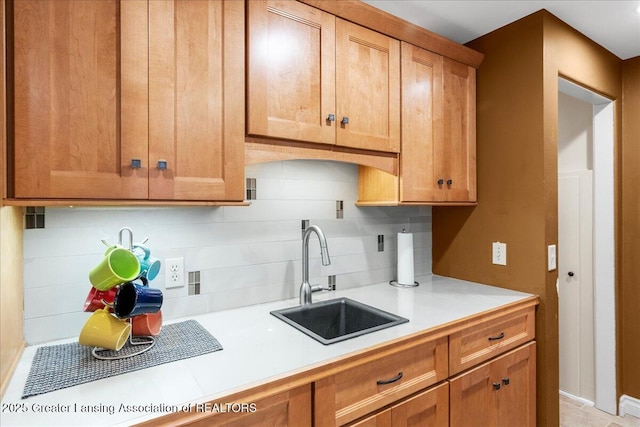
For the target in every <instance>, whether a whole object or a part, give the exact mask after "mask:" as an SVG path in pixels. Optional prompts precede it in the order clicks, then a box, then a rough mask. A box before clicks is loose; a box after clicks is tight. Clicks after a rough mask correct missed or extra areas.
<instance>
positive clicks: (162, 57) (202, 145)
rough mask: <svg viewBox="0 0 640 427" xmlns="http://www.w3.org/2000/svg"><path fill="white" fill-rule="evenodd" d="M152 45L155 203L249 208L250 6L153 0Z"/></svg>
mask: <svg viewBox="0 0 640 427" xmlns="http://www.w3.org/2000/svg"><path fill="white" fill-rule="evenodd" d="M149 44H150V46H149V53H150V54H149V178H150V181H149V183H150V185H149V198H150V199H152V200H173V199H175V200H238V201H240V200H243V199H244V195H243V192H244V182H243V177H244V96H243V93H244V73H243V70H244V2H241V1H223V2H221V1H214V0H211V1H197V0H174V1H166V0H151V1H150V2H149ZM162 162H164V163H162ZM164 166H166V169H163V167H164Z"/></svg>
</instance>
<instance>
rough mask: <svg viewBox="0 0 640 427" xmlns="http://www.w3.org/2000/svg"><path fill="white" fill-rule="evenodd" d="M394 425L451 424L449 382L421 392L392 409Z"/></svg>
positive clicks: (392, 422) (440, 425)
mask: <svg viewBox="0 0 640 427" xmlns="http://www.w3.org/2000/svg"><path fill="white" fill-rule="evenodd" d="M391 425H392V426H393V427H417V426H433V427H448V426H449V384H448V383H444V384H440V385H439V386H437V387H435V388H433V389H430V390H428V391H425V392H423V393H420V394H419V395H417V396H414V397H412V398H410V399H407V400H405V401H403V402H402V403H400V404H398V405H396V406H394V407H393V408H392V409H391Z"/></svg>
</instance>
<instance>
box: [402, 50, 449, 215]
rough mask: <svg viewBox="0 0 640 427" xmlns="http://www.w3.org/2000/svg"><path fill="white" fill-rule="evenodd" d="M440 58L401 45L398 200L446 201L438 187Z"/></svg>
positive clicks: (439, 177)
mask: <svg viewBox="0 0 640 427" xmlns="http://www.w3.org/2000/svg"><path fill="white" fill-rule="evenodd" d="M442 100H443V98H442V56H440V55H436V54H435V53H432V52H429V51H427V50H424V49H420V48H418V47H415V46H412V45H410V44H408V43H404V42H403V43H402V152H401V155H400V200H401V201H403V202H420V201H441V200H446V194H445V190H444V186H443V185H440V184H438V179H441V178H442V177H441V176H440V175H439V173H441V172H440V166H439V165H436V162H437V161H438V160H440V157H441V156H442V154H443V153H442V150H443V144H442V140H443V138H444V135H443V133H444V132H443V129H444V128H443V121H442V112H443V106H442Z"/></svg>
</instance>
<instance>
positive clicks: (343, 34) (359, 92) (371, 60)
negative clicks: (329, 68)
mask: <svg viewBox="0 0 640 427" xmlns="http://www.w3.org/2000/svg"><path fill="white" fill-rule="evenodd" d="M336 44H337V47H336V75H337V77H336V84H337V87H336V100H337V109H336V111H337V116H336V121H337V122H338V125H337V144H338V145H342V146H346V147H353V148H361V149H367V150H376V151H389V152H399V151H400V42H399V41H398V40H395V39H392V38H390V37H387V36H385V35H383V34H380V33H376V32H375V31H371V30H368V29H366V28H363V27H360V26H359V25H355V24H352V23H350V22H348V21H345V20H343V19H337V20H336Z"/></svg>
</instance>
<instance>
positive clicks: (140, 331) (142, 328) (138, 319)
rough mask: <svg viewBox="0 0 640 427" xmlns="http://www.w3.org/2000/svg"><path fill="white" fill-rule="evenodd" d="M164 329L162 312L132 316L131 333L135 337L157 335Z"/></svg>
mask: <svg viewBox="0 0 640 427" xmlns="http://www.w3.org/2000/svg"><path fill="white" fill-rule="evenodd" d="M160 329H162V312H161V311H160V310H158V311H157V312H155V313H147V314H141V315H139V316H134V317H132V318H131V334H132V335H133V336H134V337H150V336H152V337H155V336H156V335H158V334H159V333H160Z"/></svg>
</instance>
